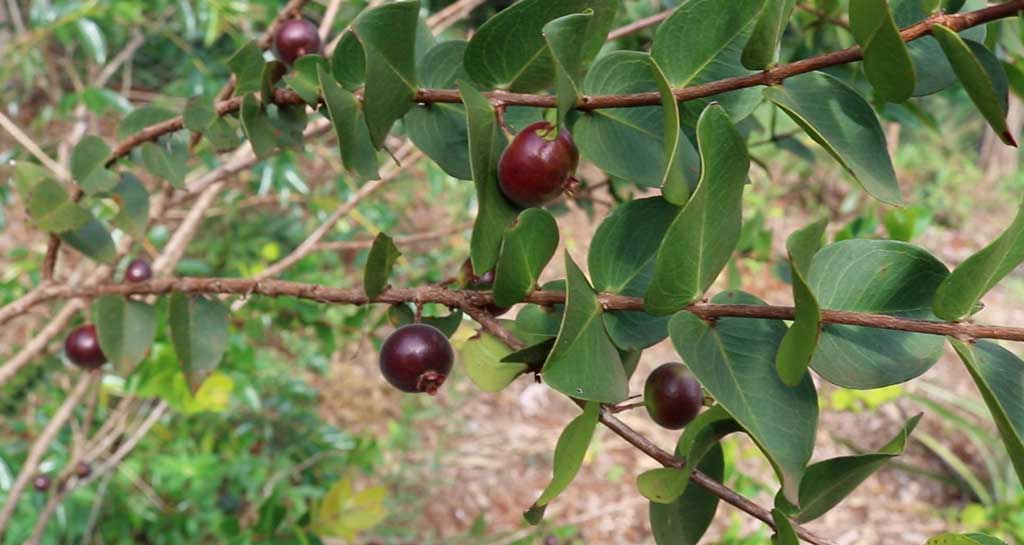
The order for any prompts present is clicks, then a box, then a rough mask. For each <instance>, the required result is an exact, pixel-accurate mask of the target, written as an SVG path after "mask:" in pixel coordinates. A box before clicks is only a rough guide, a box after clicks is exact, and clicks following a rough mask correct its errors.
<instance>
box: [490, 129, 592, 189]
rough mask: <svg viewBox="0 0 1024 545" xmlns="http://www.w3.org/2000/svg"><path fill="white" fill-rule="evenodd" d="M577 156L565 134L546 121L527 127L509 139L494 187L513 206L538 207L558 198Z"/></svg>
mask: <svg viewBox="0 0 1024 545" xmlns="http://www.w3.org/2000/svg"><path fill="white" fill-rule="evenodd" d="M579 162H580V154H579V151H578V150H577V149H576V145H575V144H574V143H573V141H572V135H570V134H569V131H567V130H565V129H562V130H560V131H558V132H557V133H556V132H555V127H554V126H552V125H551V123H548V122H547V121H538V122H537V123H534V124H532V125H529V126H528V127H526V128H525V129H523V130H522V131H520V132H519V134H517V135H516V136H515V138H513V139H512V143H510V144H509V145H508V147H507V148H505V152H504V153H502V154H501V159H500V160H499V161H498V184H499V186H500V187H501V192H502V193H503V194H504V195H505V197H507V198H508V200H510V201H512V202H513V203H515V204H517V205H519V206H521V207H523V208H529V207H531V206H541V205H543V204H545V203H547V202H549V201H551V200H552V199H554V198H555V197H558V196H559V195H561V194H562V191H563V190H564V189H565V185H566V182H567V181H568V180H569V178H570V177H571V176H572V174H573V173H574V172H575V171H576V167H577V166H578V165H579Z"/></svg>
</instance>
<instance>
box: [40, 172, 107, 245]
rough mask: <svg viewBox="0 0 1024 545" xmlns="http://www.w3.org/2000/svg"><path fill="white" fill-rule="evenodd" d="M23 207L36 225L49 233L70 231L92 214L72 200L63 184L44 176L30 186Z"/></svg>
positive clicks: (85, 221)
mask: <svg viewBox="0 0 1024 545" xmlns="http://www.w3.org/2000/svg"><path fill="white" fill-rule="evenodd" d="M25 208H26V209H27V210H28V215H29V217H30V218H32V223H34V224H35V225H36V227H38V228H40V229H42V230H44V231H49V232H51V233H63V232H66V231H71V230H72V229H77V228H79V227H81V226H83V225H85V224H86V223H89V221H90V220H92V214H90V213H89V211H88V210H86V209H84V208H82V207H81V206H80V205H79V204H78V203H76V202H75V201H73V200H72V199H71V195H69V194H68V192H67V191H66V190H65V189H64V186H62V185H60V184H59V183H57V182H56V181H55V180H54V179H53V178H44V179H42V180H40V181H38V182H36V183H35V184H34V185H33V186H32V189H31V190H30V191H29V194H28V199H27V202H26V203H25Z"/></svg>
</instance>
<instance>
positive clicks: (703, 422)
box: [637, 405, 743, 504]
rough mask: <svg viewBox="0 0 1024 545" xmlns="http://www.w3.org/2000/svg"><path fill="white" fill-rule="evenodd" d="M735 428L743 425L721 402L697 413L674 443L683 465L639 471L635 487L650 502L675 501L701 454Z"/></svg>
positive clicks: (698, 461) (682, 492)
mask: <svg viewBox="0 0 1024 545" xmlns="http://www.w3.org/2000/svg"><path fill="white" fill-rule="evenodd" d="M739 431H743V428H742V427H740V425H739V423H737V422H736V420H735V419H733V417H732V416H731V415H730V414H729V413H728V411H726V410H725V409H724V408H722V406H721V405H715V406H713V407H711V408H710V409H708V410H706V411H704V412H702V413H700V414H699V415H697V418H694V419H693V421H691V422H690V423H689V424H687V425H686V428H685V429H684V430H683V434H682V436H680V437H679V441H678V442H677V443H676V450H675V453H676V456H677V457H678V458H680V459H682V460H686V467H684V468H682V469H675V468H658V469H654V470H651V471H647V472H645V473H642V474H641V475H640V476H639V477H638V478H637V488H638V489H639V490H640V493H641V494H642V495H643V496H644V497H645V498H647V499H648V500H650V501H651V502H653V503H662V504H667V503H672V502H674V501H676V500H677V499H678V498H679V497H680V496H682V495H683V494H684V493H685V492H686V490H687V489H688V483H689V481H690V476H691V475H692V474H693V471H694V469H695V468H696V467H697V466H698V465H699V464H700V462H701V461H702V460H703V459H704V457H705V456H706V455H707V454H708V453H710V452H712V451H713V450H714V449H715V448H716V447H718V444H719V442H720V441H721V440H722V438H724V437H725V436H727V435H729V434H731V433H736V432H739Z"/></svg>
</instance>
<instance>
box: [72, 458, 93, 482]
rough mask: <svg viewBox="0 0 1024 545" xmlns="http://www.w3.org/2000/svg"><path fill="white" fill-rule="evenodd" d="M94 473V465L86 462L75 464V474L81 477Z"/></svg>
mask: <svg viewBox="0 0 1024 545" xmlns="http://www.w3.org/2000/svg"><path fill="white" fill-rule="evenodd" d="M89 475H92V466H90V465H89V464H87V463H85V462H78V463H77V464H75V476H76V477H78V478H79V479H84V478H86V477H88V476H89Z"/></svg>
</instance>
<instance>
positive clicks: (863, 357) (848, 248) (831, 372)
mask: <svg viewBox="0 0 1024 545" xmlns="http://www.w3.org/2000/svg"><path fill="white" fill-rule="evenodd" d="M947 275H948V271H947V270H946V267H945V265H943V264H942V263H940V262H939V261H938V260H937V259H935V257H933V256H932V255H931V254H929V253H928V252H926V251H924V250H922V249H921V248H918V247H917V246H913V245H911V244H907V243H905V242H897V241H891V240H867V239H851V240H844V241H842V242H837V243H835V244H831V245H829V246H826V247H825V248H823V249H822V250H821V251H820V252H818V254H817V255H815V256H814V261H813V262H812V263H811V269H810V271H809V272H808V283H809V284H810V286H811V291H812V292H814V294H815V295H816V296H817V298H818V302H819V303H820V305H821V307H822V308H826V309H833V310H850V311H858V312H871V313H875V314H888V315H892V316H901V317H905V318H920V319H934V315H933V314H932V312H931V307H932V297H933V296H934V294H935V290H936V289H937V288H938V286H939V284H941V283H942V281H943V280H945V278H946V277H947ZM941 355H942V338H941V337H937V336H934V335H925V334H922V333H908V332H905V331H895V330H887V329H876V328H868V327H861V326H853V325H842V324H826V325H825V327H824V328H823V329H822V333H821V339H820V340H819V342H818V350H817V351H816V352H815V353H814V358H813V359H812V361H811V367H813V368H814V370H815V371H816V372H817V373H818V374H819V375H821V376H822V377H823V378H825V380H828V381H829V382H831V383H833V384H836V385H839V386H842V387H844V388H856V389H871V388H881V387H882V386H890V385H892V384H898V383H901V382H905V381H907V380H910V379H912V378H915V377H917V376H920V375H921V374H922V373H924V372H925V371H927V370H928V369H930V368H931V366H932V365H934V364H935V362H936V361H938V359H939V357H940V356H941Z"/></svg>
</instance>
